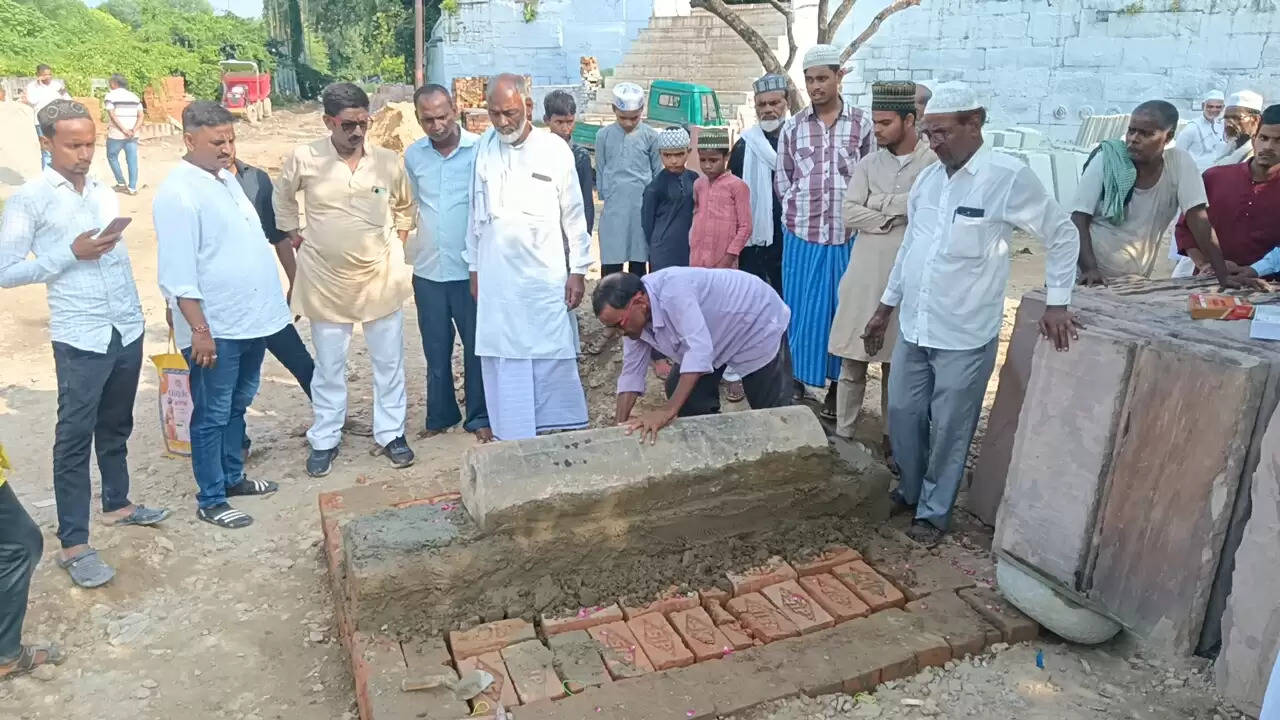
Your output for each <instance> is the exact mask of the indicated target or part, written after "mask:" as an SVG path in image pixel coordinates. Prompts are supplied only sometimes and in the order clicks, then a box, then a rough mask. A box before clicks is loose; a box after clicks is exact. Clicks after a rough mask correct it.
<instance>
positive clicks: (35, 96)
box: [26, 78, 71, 113]
mask: <svg viewBox="0 0 1280 720" xmlns="http://www.w3.org/2000/svg"><path fill="white" fill-rule="evenodd" d="M26 95H27V104H28V105H30V106H31V107H32V108H34V109H35V111H36V112H37V113H38V112H40V111H41V110H43V109H44V106H45V105H48V104H49V103H51V102H53V101H54V100H57V99H58V98H70V97H71V96H70V95H68V94H67V86H66V85H65V84H63V82H62V81H61V80H59V79H57V78H54V79H52V80H50V81H49V84H48V85H45V84H44V83H42V82H40V81H39V80H32V81H31V82H29V83H27V93H26Z"/></svg>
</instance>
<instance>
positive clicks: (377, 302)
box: [274, 83, 415, 477]
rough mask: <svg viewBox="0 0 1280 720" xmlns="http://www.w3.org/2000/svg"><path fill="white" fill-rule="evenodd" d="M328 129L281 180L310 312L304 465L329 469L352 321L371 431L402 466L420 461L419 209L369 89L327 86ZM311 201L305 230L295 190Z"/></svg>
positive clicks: (303, 311) (341, 417)
mask: <svg viewBox="0 0 1280 720" xmlns="http://www.w3.org/2000/svg"><path fill="white" fill-rule="evenodd" d="M324 100H325V118H324V120H325V125H326V126H327V127H328V128H329V130H330V135H328V136H326V137H323V138H321V139H319V140H316V141H315V142H312V143H308V144H306V145H302V146H300V147H298V148H296V149H294V151H293V152H292V153H291V154H290V155H289V156H288V157H287V158H286V159H285V162H284V167H283V169H282V170H281V173H280V177H279V179H278V180H277V181H276V187H275V195H274V204H275V210H276V224H277V225H278V227H279V228H280V230H282V231H284V232H286V233H288V234H289V237H290V240H291V241H293V242H294V244H295V245H296V246H297V247H298V259H297V272H296V277H294V278H290V280H291V290H290V293H291V302H292V305H293V310H294V312H296V313H298V314H300V315H305V316H306V317H307V318H308V319H309V320H310V321H311V341H312V343H313V344H314V345H315V351H316V370H315V376H314V377H313V379H312V382H311V394H312V407H313V410H314V412H315V420H314V423H313V425H312V426H311V429H310V430H309V431H308V432H307V439H308V440H309V441H310V443H311V450H312V452H311V457H310V458H309V459H308V461H307V472H308V473H309V474H311V475H312V476H315V477H320V476H323V475H326V474H328V472H329V469H330V466H331V464H332V462H333V458H334V457H335V456H336V455H337V453H338V446H339V444H340V443H341V440H342V427H343V424H344V422H345V420H346V412H347V377H346V375H347V373H346V363H347V351H348V349H349V347H350V344H351V334H352V330H353V327H354V325H355V323H360V324H361V325H362V329H363V331H364V337H365V344H366V345H367V346H368V348H369V359H370V361H371V364H372V365H373V401H374V409H373V437H374V440H375V442H377V444H378V451H379V452H381V453H382V454H384V455H386V456H387V457H388V458H390V460H391V462H392V464H394V465H395V466H396V467H406V466H408V465H409V464H411V463H412V462H413V452H412V451H411V450H410V449H409V447H408V444H407V442H406V441H405V438H404V434H405V414H406V405H407V402H406V397H405V389H404V382H405V381H404V342H403V339H404V316H403V312H402V310H401V308H402V306H403V305H404V302H405V300H406V299H408V297H409V295H410V294H411V292H412V284H411V280H410V278H411V275H412V270H411V268H410V267H409V266H408V265H407V264H406V263H405V261H404V249H403V242H404V238H405V237H406V236H407V234H408V232H409V230H410V229H412V228H413V226H414V220H415V217H414V216H415V209H414V203H413V194H412V192H411V190H410V187H409V183H408V179H407V176H406V175H405V170H404V163H403V162H402V161H401V159H400V156H399V154H398V153H396V152H394V151H392V150H388V149H386V148H383V147H379V146H377V145H374V144H373V143H372V142H371V141H369V140H368V139H367V138H366V137H365V133H366V131H367V130H368V123H369V109H368V105H369V103H368V97H367V96H366V95H365V94H364V92H363V91H361V90H360V89H359V88H357V87H355V86H354V85H350V84H348V83H339V84H336V85H332V86H330V87H329V88H326V89H325V94H324ZM299 193H301V194H302V197H303V203H304V207H305V210H306V215H307V218H306V219H307V222H306V230H305V232H302V233H301V234H300V231H299V217H298V209H299V208H298V200H297V195H298V194H299Z"/></svg>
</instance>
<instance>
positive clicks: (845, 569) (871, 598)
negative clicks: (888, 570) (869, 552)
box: [832, 561, 907, 612]
mask: <svg viewBox="0 0 1280 720" xmlns="http://www.w3.org/2000/svg"><path fill="white" fill-rule="evenodd" d="M832 574H833V575H835V576H836V579H837V580H839V581H840V582H842V583H844V584H845V586H846V587H848V588H849V589H850V590H852V591H853V594H855V595H857V596H858V599H859V600H861V601H862V602H864V603H866V604H867V607H869V608H871V612H879V611H881V610H884V609H885V608H891V607H902V606H903V605H905V604H906V603H907V599H906V597H905V596H904V595H903V594H902V591H901V590H899V589H898V588H896V587H894V586H893V583H891V582H889V581H888V580H885V579H884V578H883V577H881V576H880V573H878V572H876V571H875V570H872V569H871V566H870V565H868V564H866V563H865V562H861V561H859V562H851V563H848V564H846V565H841V566H840V567H838V568H836V569H835V570H834V571H833V572H832Z"/></svg>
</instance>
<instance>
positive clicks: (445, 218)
mask: <svg viewBox="0 0 1280 720" xmlns="http://www.w3.org/2000/svg"><path fill="white" fill-rule="evenodd" d="M459 131H460V132H461V133H462V135H461V137H460V138H459V139H458V147H457V148H456V149H454V151H453V152H452V153H451V154H450V155H449V157H445V156H443V155H441V154H440V153H439V151H437V150H436V149H435V146H433V145H432V144H431V138H425V137H424V138H422V139H421V140H419V141H418V142H416V143H414V144H412V145H410V146H409V149H408V150H405V151H404V167H405V171H406V172H407V174H408V175H409V184H410V185H412V186H413V195H414V198H415V199H416V200H417V201H418V230H417V232H415V233H414V234H413V236H411V237H410V238H409V242H408V243H406V245H405V260H406V261H407V262H409V263H410V264H411V265H413V274H414V275H417V276H418V277H420V278H425V279H427V280H431V281H434V282H451V281H456V280H466V279H468V278H470V277H471V275H470V271H469V270H468V264H467V260H466V258H465V256H464V254H465V251H466V249H467V219H468V216H469V215H470V213H471V176H472V174H473V173H474V172H475V167H476V141H477V140H479V139H480V136H479V135H476V134H475V133H469V132H467V131H466V130H465V129H463V128H459Z"/></svg>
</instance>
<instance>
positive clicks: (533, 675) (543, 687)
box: [502, 640, 565, 705]
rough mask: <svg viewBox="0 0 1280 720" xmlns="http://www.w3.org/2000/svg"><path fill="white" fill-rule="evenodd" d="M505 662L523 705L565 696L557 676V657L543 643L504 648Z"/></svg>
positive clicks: (529, 641) (537, 642) (535, 642)
mask: <svg viewBox="0 0 1280 720" xmlns="http://www.w3.org/2000/svg"><path fill="white" fill-rule="evenodd" d="M502 660H503V662H505V663H506V665H507V674H508V675H509V676H510V677H511V684H512V685H514V686H515V688H516V695H518V696H519V697H520V704H522V705H528V704H529V703H531V702H536V701H538V700H545V699H547V698H550V699H553V700H555V699H559V698H562V697H564V696H565V692H564V687H563V686H562V685H561V684H560V678H559V677H558V676H557V675H556V670H555V660H554V657H553V656H552V654H551V651H550V650H548V649H547V647H546V646H545V645H543V644H542V643H541V642H540V641H538V640H525V641H524V642H522V643H517V644H515V645H508V646H507V647H504V648H502Z"/></svg>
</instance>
